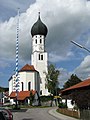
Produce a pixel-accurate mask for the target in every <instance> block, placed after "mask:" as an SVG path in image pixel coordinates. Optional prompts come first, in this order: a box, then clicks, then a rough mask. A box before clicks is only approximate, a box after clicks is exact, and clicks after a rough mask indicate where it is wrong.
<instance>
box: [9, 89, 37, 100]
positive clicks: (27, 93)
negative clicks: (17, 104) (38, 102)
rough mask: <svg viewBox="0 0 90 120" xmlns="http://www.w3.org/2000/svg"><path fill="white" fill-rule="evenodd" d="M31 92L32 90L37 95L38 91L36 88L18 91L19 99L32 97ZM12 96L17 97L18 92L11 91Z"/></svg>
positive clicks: (12, 97)
mask: <svg viewBox="0 0 90 120" xmlns="http://www.w3.org/2000/svg"><path fill="white" fill-rule="evenodd" d="M30 92H32V94H33V95H35V93H36V91H35V90H31V91H20V92H18V96H17V100H24V99H25V98H27V97H30ZM10 98H11V99H14V98H16V92H11V94H10Z"/></svg>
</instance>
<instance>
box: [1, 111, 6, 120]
mask: <svg viewBox="0 0 90 120" xmlns="http://www.w3.org/2000/svg"><path fill="white" fill-rule="evenodd" d="M0 120H7V118H6V116H5V115H4V114H3V112H2V111H0Z"/></svg>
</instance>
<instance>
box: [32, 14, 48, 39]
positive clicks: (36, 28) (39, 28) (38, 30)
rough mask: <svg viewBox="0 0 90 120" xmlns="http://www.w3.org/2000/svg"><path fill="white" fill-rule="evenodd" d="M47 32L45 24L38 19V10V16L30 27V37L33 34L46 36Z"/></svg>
mask: <svg viewBox="0 0 90 120" xmlns="http://www.w3.org/2000/svg"><path fill="white" fill-rule="evenodd" d="M47 32H48V29H47V27H46V25H45V24H44V23H43V22H42V21H41V19H40V12H39V17H38V20H37V22H36V23H34V25H33V26H32V28H31V35H32V37H33V36H34V35H44V36H46V35H47Z"/></svg>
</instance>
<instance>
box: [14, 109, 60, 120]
mask: <svg viewBox="0 0 90 120" xmlns="http://www.w3.org/2000/svg"><path fill="white" fill-rule="evenodd" d="M50 109H51V108H31V109H27V110H24V109H23V110H20V111H18V112H17V111H16V112H15V111H14V112H13V120H60V119H57V118H55V117H53V116H51V115H50V114H49V113H48V111H49V110H50Z"/></svg>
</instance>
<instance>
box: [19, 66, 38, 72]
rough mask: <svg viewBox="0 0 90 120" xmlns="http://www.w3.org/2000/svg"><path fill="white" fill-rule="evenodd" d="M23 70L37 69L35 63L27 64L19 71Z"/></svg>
mask: <svg viewBox="0 0 90 120" xmlns="http://www.w3.org/2000/svg"><path fill="white" fill-rule="evenodd" d="M23 71H36V70H35V68H34V66H33V65H28V64H26V65H25V66H24V67H22V68H21V69H20V70H19V72H23Z"/></svg>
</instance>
